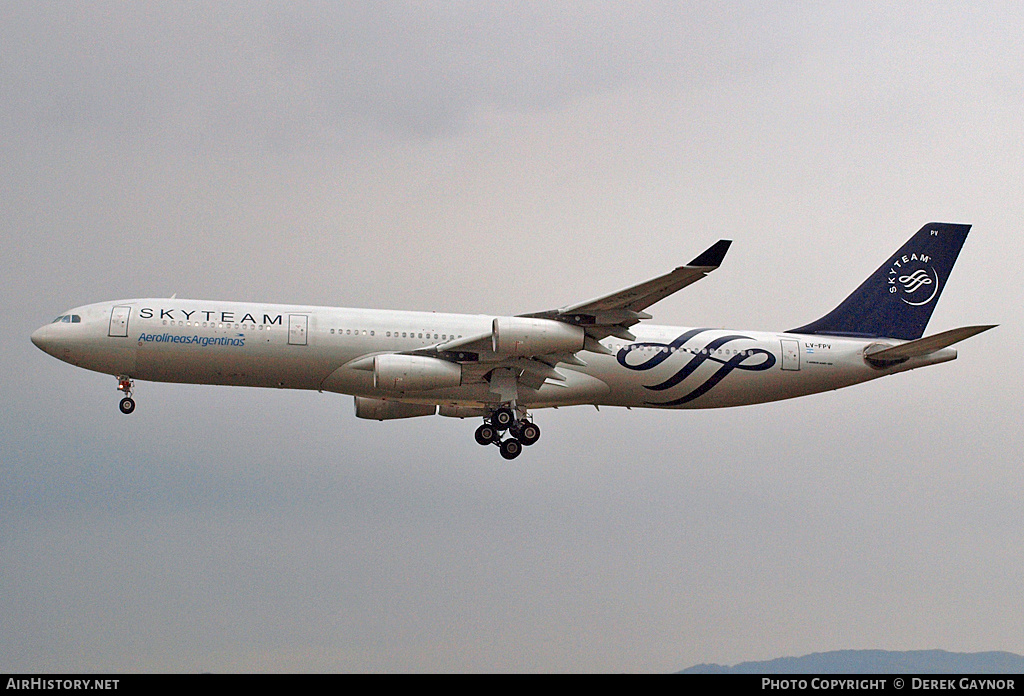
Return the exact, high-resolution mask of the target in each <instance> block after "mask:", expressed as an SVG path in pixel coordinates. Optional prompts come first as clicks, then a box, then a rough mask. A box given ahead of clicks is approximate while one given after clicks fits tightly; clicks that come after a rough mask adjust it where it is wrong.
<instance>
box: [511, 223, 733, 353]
mask: <svg viewBox="0 0 1024 696" xmlns="http://www.w3.org/2000/svg"><path fill="white" fill-rule="evenodd" d="M730 244H732V241H731V240H729V239H720V240H718V241H717V242H715V243H714V244H712V245H711V246H710V247H708V248H707V249H706V250H705V251H704V253H702V254H701V255H699V256H698V257H697V258H695V259H694V260H693V261H691V262H690V263H688V264H686V265H685V266H679V267H678V268H676V269H675V270H673V271H670V272H669V273H666V274H665V275H661V276H658V277H657V278H653V279H651V280H648V281H645V282H643V283H640V284H638V285H633V286H631V287H628V288H625V289H624V290H619V291H618V292H613V293H611V294H610V295H604V296H603V297H598V298H596V299H593V300H588V301H587V302H581V303H579V304H574V305H569V306H567V307H562V308H561V309H553V310H548V311H545V312H535V313H533V314H523V315H520V316H523V317H534V318H538V319H553V320H555V321H561V322H565V323H569V324H576V325H578V326H583V327H584V328H585V329H586V331H587V334H588V335H590V336H592V337H593V338H594V339H596V340H601V339H602V338H605V337H607V336H618V337H619V338H623V339H625V340H629V341H631V340H633V339H634V338H635V336H633V334H631V333H630V332H629V331H628V330H627V329H628V328H629V327H630V326H632V325H633V324H636V323H637V322H639V321H641V320H643V319H650V318H651V315H650V314H647V313H646V312H644V311H643V310H645V309H647V308H648V307H650V306H651V305H652V304H654V303H655V302H658V301H660V300H663V299H665V298H666V297H668V296H669V295H671V294H673V293H675V292H678V291H679V290H682V289H683V288H685V287H686V286H687V285H690V284H691V283H695V282H697V281H698V280H700V279H701V278H703V277H704V276H706V275H707V274H708V273H710V272H711V271H713V270H715V269H716V268H718V267H719V266H720V265H722V260H723V259H724V258H725V253H726V252H727V251H729V245H730Z"/></svg>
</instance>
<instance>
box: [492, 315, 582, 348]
mask: <svg viewBox="0 0 1024 696" xmlns="http://www.w3.org/2000/svg"><path fill="white" fill-rule="evenodd" d="M585 339H586V334H585V333H584V331H583V329H582V328H580V327H579V326H573V325H572V324H565V323H563V322H560V321H553V320H551V319H533V318H530V317H498V318H497V319H495V320H494V322H492V324H491V347H492V348H494V352H495V353H501V354H502V355H516V356H530V355H545V354H547V353H575V352H576V351H579V350H583V342H584V340H585Z"/></svg>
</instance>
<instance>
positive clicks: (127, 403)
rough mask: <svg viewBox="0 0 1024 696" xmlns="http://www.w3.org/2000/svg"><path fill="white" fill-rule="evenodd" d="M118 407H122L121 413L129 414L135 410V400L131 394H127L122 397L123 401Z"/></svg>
mask: <svg viewBox="0 0 1024 696" xmlns="http://www.w3.org/2000/svg"><path fill="white" fill-rule="evenodd" d="M118 407H119V408H120V409H121V413H123V414H125V415H128V414H129V413H131V412H132V411H134V410H135V400H134V399H132V398H131V397H130V396H126V397H124V398H123V399H121V403H120V404H118Z"/></svg>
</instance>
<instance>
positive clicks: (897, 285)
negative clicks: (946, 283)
mask: <svg viewBox="0 0 1024 696" xmlns="http://www.w3.org/2000/svg"><path fill="white" fill-rule="evenodd" d="M887 282H888V284H889V293H890V294H892V295H898V296H899V298H900V301H902V302H904V303H906V304H908V305H911V306H912V307H920V306H922V305H926V304H928V303H929V302H931V301H932V300H934V299H935V297H936V296H937V295H938V294H939V274H938V273H937V272H936V271H935V269H934V268H932V265H931V257H930V256H928V255H927V254H905V255H903V256H900V257H898V258H897V259H895V260H894V261H893V262H892V265H891V266H890V267H889V276H888V280H887Z"/></svg>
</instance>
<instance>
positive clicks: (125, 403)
mask: <svg viewBox="0 0 1024 696" xmlns="http://www.w3.org/2000/svg"><path fill="white" fill-rule="evenodd" d="M134 386H135V382H133V381H132V380H131V378H129V377H119V378H118V381H117V390H118V391H119V392H123V393H124V398H123V399H121V403H120V404H118V408H120V409H121V413H123V414H125V415H128V414H129V413H131V412H132V411H134V410H135V399H133V398H132V388H133V387H134Z"/></svg>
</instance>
